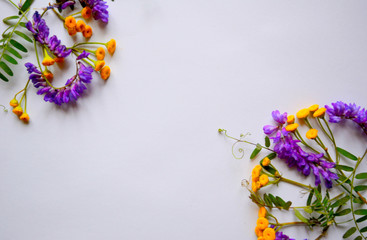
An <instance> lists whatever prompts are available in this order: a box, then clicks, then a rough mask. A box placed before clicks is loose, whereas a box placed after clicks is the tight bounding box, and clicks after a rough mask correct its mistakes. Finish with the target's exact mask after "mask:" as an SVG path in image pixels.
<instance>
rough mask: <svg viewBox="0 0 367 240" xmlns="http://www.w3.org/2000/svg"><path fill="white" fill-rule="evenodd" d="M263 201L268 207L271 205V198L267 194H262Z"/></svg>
mask: <svg viewBox="0 0 367 240" xmlns="http://www.w3.org/2000/svg"><path fill="white" fill-rule="evenodd" d="M264 201H265V203H266V205H268V206H269V207H273V203H272V202H271V199H270V197H269V196H268V195H267V194H264Z"/></svg>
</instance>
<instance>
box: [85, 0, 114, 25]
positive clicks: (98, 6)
mask: <svg viewBox="0 0 367 240" xmlns="http://www.w3.org/2000/svg"><path fill="white" fill-rule="evenodd" d="M83 3H84V4H85V5H86V6H88V7H90V8H91V9H92V15H93V18H94V19H96V20H99V19H100V20H101V21H102V22H105V23H108V11H107V8H108V5H107V3H106V2H105V1H103V0H84V1H83Z"/></svg>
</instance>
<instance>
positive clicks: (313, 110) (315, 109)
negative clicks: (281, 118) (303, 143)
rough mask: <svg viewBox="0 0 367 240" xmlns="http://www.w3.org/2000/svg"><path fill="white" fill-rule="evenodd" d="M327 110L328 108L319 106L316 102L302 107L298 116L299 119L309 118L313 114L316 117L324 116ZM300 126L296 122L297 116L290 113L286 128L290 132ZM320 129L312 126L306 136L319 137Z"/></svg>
mask: <svg viewBox="0 0 367 240" xmlns="http://www.w3.org/2000/svg"><path fill="white" fill-rule="evenodd" d="M325 112H326V108H324V107H322V108H319V105H317V104H314V105H312V106H310V107H308V108H304V109H301V110H299V111H298V112H297V114H296V116H297V118H298V119H303V120H305V121H308V120H307V117H308V116H310V115H311V116H313V117H314V118H323V117H324V115H325ZM298 127H299V124H298V123H295V117H294V115H289V116H288V117H287V126H286V127H285V130H286V131H288V132H294V131H296V130H297V128H298ZM317 135H318V131H317V129H314V128H310V129H309V130H308V131H307V133H306V138H308V139H315V138H317Z"/></svg>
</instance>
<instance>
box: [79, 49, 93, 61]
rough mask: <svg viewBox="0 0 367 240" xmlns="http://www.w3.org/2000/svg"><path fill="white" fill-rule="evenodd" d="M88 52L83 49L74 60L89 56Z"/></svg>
mask: <svg viewBox="0 0 367 240" xmlns="http://www.w3.org/2000/svg"><path fill="white" fill-rule="evenodd" d="M89 54H90V53H88V52H86V51H83V52H82V53H81V54H80V55H79V56H78V57H77V58H76V60H80V59H83V58H87V57H88V56H89Z"/></svg>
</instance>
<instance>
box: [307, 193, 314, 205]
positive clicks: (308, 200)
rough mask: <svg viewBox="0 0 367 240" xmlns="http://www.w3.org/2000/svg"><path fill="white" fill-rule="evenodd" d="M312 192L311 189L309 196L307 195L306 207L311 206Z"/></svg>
mask: <svg viewBox="0 0 367 240" xmlns="http://www.w3.org/2000/svg"><path fill="white" fill-rule="evenodd" d="M313 192H314V190H313V189H312V190H311V192H310V194H309V195H308V198H307V206H310V204H311V201H312V197H313Z"/></svg>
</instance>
